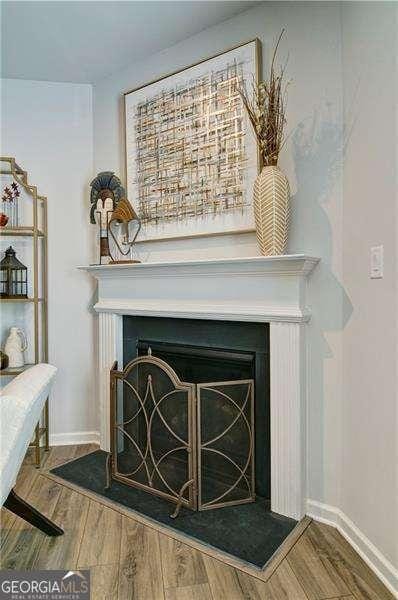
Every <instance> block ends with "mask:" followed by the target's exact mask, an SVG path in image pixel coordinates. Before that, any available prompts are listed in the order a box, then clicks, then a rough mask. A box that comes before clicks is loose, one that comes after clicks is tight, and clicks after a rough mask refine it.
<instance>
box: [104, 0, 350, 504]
mask: <svg viewBox="0 0 398 600" xmlns="http://www.w3.org/2000/svg"><path fill="white" fill-rule="evenodd" d="M283 27H285V28H286V36H285V41H284V42H283V43H282V48H281V55H280V59H281V61H283V60H285V58H286V55H287V53H289V62H288V69H287V72H288V76H289V77H290V78H291V79H292V83H291V85H290V88H289V103H288V130H289V131H291V132H292V137H291V139H290V141H289V143H288V145H287V148H286V150H285V151H284V152H283V153H282V157H281V166H282V168H284V169H285V171H286V173H287V175H288V177H289V180H290V182H291V187H292V189H293V198H292V203H293V222H292V231H291V235H290V243H289V250H290V251H291V252H308V253H312V254H314V255H316V256H320V257H322V263H321V264H320V266H319V267H318V268H317V272H316V273H315V274H314V276H313V280H312V284H311V290H310V293H311V300H312V302H313V305H314V318H313V321H312V324H311V326H310V338H311V356H310V362H311V378H310V395H309V417H308V420H309V447H308V456H309V461H310V462H309V469H308V472H309V481H308V489H309V491H308V494H309V497H311V498H317V499H319V500H321V501H327V502H330V503H332V504H337V503H338V502H339V486H337V485H336V480H337V479H338V476H339V468H340V448H341V437H340V436H341V427H340V421H341V397H342V393H341V372H342V371H341V336H340V333H339V332H340V330H341V328H342V326H343V323H342V304H343V291H342V288H341V284H340V281H341V277H342V264H341V252H342V240H341V232H342V224H341V217H342V189H341V187H342V170H341V123H342V115H341V111H342V82H341V53H340V50H341V40H340V12H339V5H338V3H333V2H331V3H329V2H319V3H315V2H309V3H301V2H266V3H261V4H260V5H259V6H258V7H255V8H254V9H252V10H249V11H247V12H245V13H243V14H241V15H239V16H238V17H235V18H233V19H230V20H228V21H225V22H224V23H222V24H220V25H217V26H215V27H212V28H210V29H207V30H206V31H203V32H201V33H200V34H198V35H196V36H194V37H191V38H189V39H187V40H185V41H184V42H181V43H179V44H177V45H176V46H173V47H172V48H169V49H168V50H165V51H163V52H160V53H158V54H156V55H154V56H151V57H149V58H148V59H146V60H145V61H143V62H140V63H137V64H132V65H131V66H130V67H129V68H128V69H125V70H124V71H121V72H118V73H116V74H114V75H113V76H112V77H110V78H107V79H105V80H102V81H100V82H97V83H96V84H95V85H94V166H95V171H100V170H104V169H112V170H114V171H115V172H116V173H118V174H120V175H121V177H122V178H123V179H124V155H123V152H124V150H123V148H124V146H123V132H124V125H123V121H122V114H123V113H122V110H121V109H122V92H124V91H127V90H129V89H132V88H134V87H135V86H138V85H140V84H143V83H145V82H147V81H151V80H153V79H155V78H157V77H160V76H162V75H164V74H166V73H168V72H171V71H174V70H176V69H178V68H183V67H184V66H186V65H189V64H191V63H193V62H195V61H198V60H200V59H202V58H204V57H206V56H210V55H212V54H214V53H217V52H220V51H222V50H224V49H226V48H229V47H231V46H234V45H236V44H238V43H241V42H245V41H248V40H250V39H253V38H254V37H258V38H259V39H260V40H261V42H262V45H263V62H264V65H268V63H269V58H270V51H271V50H272V49H273V45H274V43H275V41H276V38H277V36H278V35H279V32H280V31H281V29H282V28H283ZM130 200H132V201H133V202H134V198H130ZM256 254H258V250H257V245H256V242H255V238H254V235H250V234H249V235H239V236H230V237H214V238H208V239H206V240H203V239H201V240H198V241H195V242H193V241H192V240H190V241H185V242H184V241H180V242H176V241H172V242H163V243H157V244H152V245H149V244H145V246H143V247H142V251H141V257H142V259H143V260H157V259H173V258H189V257H207V256H234V255H240V256H242V255H246V256H251V255H256Z"/></svg>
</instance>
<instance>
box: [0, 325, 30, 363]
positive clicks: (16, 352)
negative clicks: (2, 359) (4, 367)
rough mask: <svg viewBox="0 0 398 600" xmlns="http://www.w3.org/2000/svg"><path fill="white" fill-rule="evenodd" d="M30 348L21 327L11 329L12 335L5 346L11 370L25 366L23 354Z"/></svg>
mask: <svg viewBox="0 0 398 600" xmlns="http://www.w3.org/2000/svg"><path fill="white" fill-rule="evenodd" d="M27 347H28V342H27V340H26V335H25V334H24V332H23V331H22V329H19V327H11V328H10V333H9V336H8V338H7V341H6V344H5V346H4V352H5V353H6V354H7V356H8V366H9V368H11V369H14V368H16V367H23V366H24V364H25V361H24V356H23V353H24V352H25V350H26V349H27Z"/></svg>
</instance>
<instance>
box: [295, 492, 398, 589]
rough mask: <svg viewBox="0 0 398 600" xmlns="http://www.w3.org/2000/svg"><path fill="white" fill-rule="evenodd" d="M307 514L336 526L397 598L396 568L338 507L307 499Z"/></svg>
mask: <svg viewBox="0 0 398 600" xmlns="http://www.w3.org/2000/svg"><path fill="white" fill-rule="evenodd" d="M307 515H308V516H309V517H311V518H313V519H315V521H320V522H321V523H325V524H326V525H332V527H336V529H337V530H338V531H339V532H340V533H341V535H342V536H343V537H344V538H345V539H346V540H347V541H348V542H349V543H350V544H351V546H352V547H353V548H354V549H355V550H356V551H357V552H358V554H359V555H360V556H361V558H363V560H364V561H365V562H366V564H367V565H368V566H369V567H370V568H371V569H372V571H374V573H375V574H376V575H377V577H378V578H379V579H380V580H381V581H382V582H383V583H384V585H385V586H386V587H387V588H388V589H389V590H390V592H391V593H392V594H393V595H394V597H396V598H398V569H396V568H395V567H394V565H393V564H392V563H391V562H390V561H389V560H388V559H387V558H386V557H385V556H383V554H382V553H381V552H380V550H378V549H377V548H376V546H375V545H374V544H372V542H371V541H370V540H369V539H368V538H367V537H366V536H365V535H364V534H363V533H362V532H361V531H360V530H359V529H358V527H357V526H356V525H355V524H354V523H353V522H352V521H351V520H350V519H349V518H348V517H347V516H346V515H345V514H344V513H343V512H342V511H341V510H340V509H338V508H335V507H334V506H329V505H328V504H322V502H317V501H315V500H307Z"/></svg>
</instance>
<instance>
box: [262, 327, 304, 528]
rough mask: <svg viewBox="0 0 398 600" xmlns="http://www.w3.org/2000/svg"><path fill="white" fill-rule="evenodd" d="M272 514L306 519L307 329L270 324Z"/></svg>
mask: <svg viewBox="0 0 398 600" xmlns="http://www.w3.org/2000/svg"><path fill="white" fill-rule="evenodd" d="M270 377H271V382H270V383H271V386H270V389H271V394H270V401H271V417H270V418H271V510H273V511H274V512H276V513H279V514H281V515H285V516H288V517H292V518H293V519H297V520H299V519H301V518H302V517H304V515H305V475H306V473H305V420H304V415H305V410H304V408H305V397H304V394H305V386H304V379H305V348H304V330H303V325H300V324H298V323H270Z"/></svg>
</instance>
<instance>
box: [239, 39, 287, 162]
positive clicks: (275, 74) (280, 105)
mask: <svg viewBox="0 0 398 600" xmlns="http://www.w3.org/2000/svg"><path fill="white" fill-rule="evenodd" d="M284 32H285V30H284V29H282V31H281V33H280V35H279V38H278V41H277V43H276V46H275V49H274V54H273V57H272V62H271V69H270V73H269V78H268V80H264V81H260V82H259V83H258V84H256V83H253V86H252V94H249V93H248V92H247V89H246V88H245V87H241V88H240V89H239V92H240V95H241V97H242V101H243V104H244V106H245V108H246V110H247V114H248V116H249V119H250V122H251V124H252V126H253V129H254V133H255V135H256V137H257V141H258V144H259V149H260V154H261V159H262V164H263V166H269V165H276V164H277V163H278V157H279V153H280V151H281V148H282V146H283V144H284V142H285V137H284V129H285V125H286V118H285V113H286V89H287V84H284V75H285V68H284V67H281V68H280V70H279V71H277V70H276V68H275V58H276V54H277V51H278V46H279V43H280V41H281V39H282V36H283V34H284Z"/></svg>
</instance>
